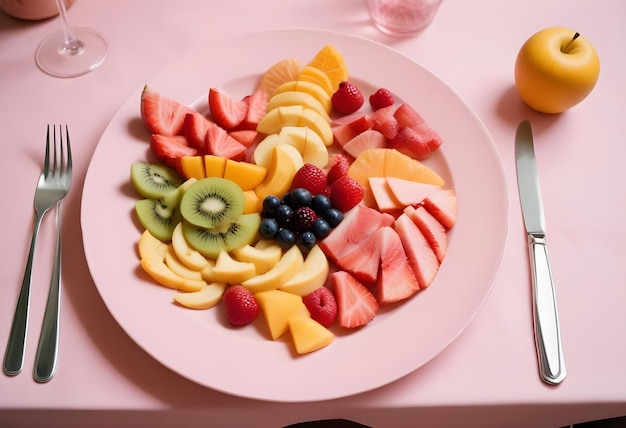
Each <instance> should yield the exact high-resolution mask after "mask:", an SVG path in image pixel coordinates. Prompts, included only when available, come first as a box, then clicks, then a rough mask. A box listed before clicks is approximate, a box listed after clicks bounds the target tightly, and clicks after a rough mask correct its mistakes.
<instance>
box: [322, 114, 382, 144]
mask: <svg viewBox="0 0 626 428" xmlns="http://www.w3.org/2000/svg"><path fill="white" fill-rule="evenodd" d="M372 126H374V123H373V122H372V119H371V118H370V117H369V116H368V115H366V114H358V115H356V116H355V117H354V118H353V119H352V120H350V121H348V122H346V123H342V124H336V125H333V126H332V128H331V130H332V131H333V136H334V137H335V141H336V142H337V143H338V144H339V145H341V146H343V145H344V144H346V143H347V142H348V141H350V140H351V139H353V138H354V137H356V136H357V135H359V134H360V133H361V132H364V131H367V130H368V129H372Z"/></svg>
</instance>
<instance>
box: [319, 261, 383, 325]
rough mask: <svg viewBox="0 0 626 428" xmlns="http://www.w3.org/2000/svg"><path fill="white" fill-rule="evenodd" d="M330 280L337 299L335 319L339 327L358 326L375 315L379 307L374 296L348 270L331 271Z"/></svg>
mask: <svg viewBox="0 0 626 428" xmlns="http://www.w3.org/2000/svg"><path fill="white" fill-rule="evenodd" d="M330 282H331V284H332V287H333V291H334V292H335V298H336V300H337V320H338V322H339V325H340V326H341V327H345V328H355V327H360V326H363V325H365V324H367V323H368V322H370V321H371V320H372V319H373V318H374V316H376V314H377V313H378V308H379V304H378V302H377V301H376V298H375V297H374V295H373V294H372V293H371V292H370V291H369V290H368V289H367V288H366V287H365V286H364V285H363V284H361V283H360V282H359V281H358V280H357V279H356V278H354V277H353V276H352V275H350V274H349V273H348V272H345V271H337V272H334V273H332V274H331V275H330Z"/></svg>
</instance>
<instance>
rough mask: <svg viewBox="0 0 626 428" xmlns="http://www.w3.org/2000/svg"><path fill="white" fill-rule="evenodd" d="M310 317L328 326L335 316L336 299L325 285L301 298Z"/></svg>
mask: <svg viewBox="0 0 626 428" xmlns="http://www.w3.org/2000/svg"><path fill="white" fill-rule="evenodd" d="M302 302H303V303H304V305H305V306H306V308H307V310H308V311H309V314H311V318H313V319H314V320H315V321H317V322H318V323H320V324H321V325H323V326H324V327H326V328H328V327H330V326H331V325H332V324H333V322H335V319H336V318H337V301H336V300H335V295H334V294H333V293H332V291H330V290H329V289H328V288H326V287H320V288H318V289H317V290H314V291H312V292H310V293H309V294H307V295H306V296H304V297H303V298H302Z"/></svg>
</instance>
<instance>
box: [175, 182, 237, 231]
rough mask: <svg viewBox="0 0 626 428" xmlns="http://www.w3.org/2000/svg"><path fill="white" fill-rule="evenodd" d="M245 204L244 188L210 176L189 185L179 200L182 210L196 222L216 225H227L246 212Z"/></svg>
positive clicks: (185, 217)
mask: <svg viewBox="0 0 626 428" xmlns="http://www.w3.org/2000/svg"><path fill="white" fill-rule="evenodd" d="M245 204H246V201H245V197H244V194H243V190H241V187H239V186H238V185H237V184H235V183H234V182H232V181H230V180H226V179H224V178H220V177H209V178H203V179H202V180H198V181H197V182H195V183H193V184H192V185H191V186H189V188H187V190H186V191H185V194H184V195H183V197H182V199H181V201H180V212H181V214H182V216H183V218H184V219H185V220H187V221H188V222H189V223H191V224H193V225H196V226H199V227H204V228H214V227H217V226H219V225H221V224H227V225H228V224H229V223H231V222H232V221H233V220H235V219H236V218H237V217H239V216H240V215H241V214H243V209H244V206H245Z"/></svg>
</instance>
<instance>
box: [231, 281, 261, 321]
mask: <svg viewBox="0 0 626 428" xmlns="http://www.w3.org/2000/svg"><path fill="white" fill-rule="evenodd" d="M222 298H223V299H224V307H225V308H226V319H228V322H229V323H230V324H231V325H234V326H244V325H247V324H250V323H251V322H253V321H254V320H255V319H256V318H257V317H258V316H259V312H260V307H259V304H258V302H257V301H256V299H255V298H254V295H253V294H252V292H250V290H248V289H247V288H246V287H244V286H243V285H231V286H230V287H228V288H227V289H226V291H225V292H224V295H223V296H222Z"/></svg>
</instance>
